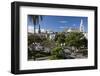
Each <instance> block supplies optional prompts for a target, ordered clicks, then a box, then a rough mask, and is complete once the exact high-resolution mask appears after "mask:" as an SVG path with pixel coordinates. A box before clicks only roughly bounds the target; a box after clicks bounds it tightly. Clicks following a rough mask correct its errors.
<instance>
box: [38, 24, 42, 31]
mask: <svg viewBox="0 0 100 76" xmlns="http://www.w3.org/2000/svg"><path fill="white" fill-rule="evenodd" d="M38 33H41V29H40V24H39V29H38Z"/></svg>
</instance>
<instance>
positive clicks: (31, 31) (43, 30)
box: [28, 26, 46, 33]
mask: <svg viewBox="0 0 100 76" xmlns="http://www.w3.org/2000/svg"><path fill="white" fill-rule="evenodd" d="M28 32H30V33H34V27H33V26H28ZM41 32H46V30H45V29H41ZM36 33H38V29H36Z"/></svg>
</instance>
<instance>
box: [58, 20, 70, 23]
mask: <svg viewBox="0 0 100 76" xmlns="http://www.w3.org/2000/svg"><path fill="white" fill-rule="evenodd" d="M59 22H60V23H67V22H68V21H64V20H63V21H59Z"/></svg>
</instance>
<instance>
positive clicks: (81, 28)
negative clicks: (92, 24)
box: [80, 19, 84, 32]
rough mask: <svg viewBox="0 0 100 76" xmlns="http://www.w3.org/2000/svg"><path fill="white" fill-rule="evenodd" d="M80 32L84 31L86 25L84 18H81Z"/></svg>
mask: <svg viewBox="0 0 100 76" xmlns="http://www.w3.org/2000/svg"><path fill="white" fill-rule="evenodd" d="M80 32H84V25H83V20H82V19H81V22H80Z"/></svg>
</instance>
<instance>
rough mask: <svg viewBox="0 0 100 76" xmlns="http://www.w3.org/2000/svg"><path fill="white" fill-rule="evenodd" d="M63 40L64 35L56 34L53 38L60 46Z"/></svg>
mask: <svg viewBox="0 0 100 76" xmlns="http://www.w3.org/2000/svg"><path fill="white" fill-rule="evenodd" d="M65 39H66V36H65V34H64V33H58V34H56V36H55V41H56V42H57V43H58V44H60V45H61V44H63V43H65Z"/></svg>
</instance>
